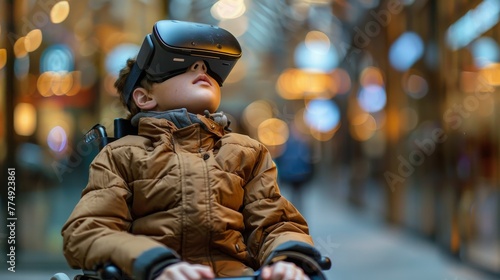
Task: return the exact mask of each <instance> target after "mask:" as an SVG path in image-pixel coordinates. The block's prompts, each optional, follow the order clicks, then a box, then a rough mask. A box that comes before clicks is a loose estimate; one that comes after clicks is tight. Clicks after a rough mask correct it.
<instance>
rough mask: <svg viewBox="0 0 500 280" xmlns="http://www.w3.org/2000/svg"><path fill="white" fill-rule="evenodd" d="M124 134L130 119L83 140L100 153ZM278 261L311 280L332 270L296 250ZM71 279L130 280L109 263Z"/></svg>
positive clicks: (57, 279) (64, 279) (246, 279)
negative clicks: (283, 261)
mask: <svg viewBox="0 0 500 280" xmlns="http://www.w3.org/2000/svg"><path fill="white" fill-rule="evenodd" d="M126 135H137V128H136V127H134V126H132V124H131V123H130V120H127V119H124V118H116V119H114V136H113V137H110V136H108V134H107V132H106V128H105V127H104V126H103V125H101V124H96V125H94V126H93V127H92V128H91V129H90V130H89V131H88V132H87V133H86V134H85V135H84V141H85V142H86V143H87V144H93V143H95V142H97V145H98V147H99V151H100V150H102V148H104V146H106V145H107V144H109V143H111V142H113V141H115V140H116V139H119V138H121V137H124V136H126ZM280 260H286V261H291V262H293V263H295V264H296V265H297V266H299V267H300V268H302V269H303V270H304V272H305V273H306V274H307V275H308V276H309V278H310V279H311V280H326V278H325V276H324V274H323V272H322V271H323V270H329V269H330V268H331V260H330V258H328V257H325V256H318V255H317V256H315V258H313V257H311V256H309V255H308V254H305V253H301V252H297V251H286V250H285V251H281V252H278V253H276V254H274V255H272V256H270V257H269V258H268V260H267V261H266V263H270V262H276V261H280ZM215 279H224V280H231V279H234V280H237V279H238V280H252V279H260V278H259V271H257V272H255V273H254V275H250V276H239V277H224V278H215ZM50 280H71V279H70V278H69V277H68V276H67V275H66V274H64V273H56V274H54V275H53V276H52V277H51V278H50ZM73 280H132V278H130V277H129V276H127V275H125V274H123V273H122V271H121V270H120V269H119V268H118V267H116V266H115V265H113V264H112V263H107V264H104V265H102V266H100V267H97V268H96V269H94V270H82V274H79V275H76V276H75V277H74V278H73ZM139 280H152V279H139Z"/></svg>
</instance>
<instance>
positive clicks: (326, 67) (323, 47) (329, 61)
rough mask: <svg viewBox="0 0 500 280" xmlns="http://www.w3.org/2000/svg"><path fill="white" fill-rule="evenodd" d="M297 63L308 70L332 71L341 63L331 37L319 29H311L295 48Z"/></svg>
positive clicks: (299, 66)
mask: <svg viewBox="0 0 500 280" xmlns="http://www.w3.org/2000/svg"><path fill="white" fill-rule="evenodd" d="M294 61H295V65H296V66H297V67H298V68H301V69H304V70H308V71H319V72H330V71H332V70H333V69H334V68H335V67H337V65H338V63H339V57H338V54H337V52H336V50H335V48H334V47H333V46H332V45H331V43H330V39H329V38H328V36H326V35H325V34H323V33H321V32H319V31H310V32H309V33H308V34H307V35H306V39H305V40H304V41H303V42H300V43H299V44H298V45H297V47H296V48H295V53H294Z"/></svg>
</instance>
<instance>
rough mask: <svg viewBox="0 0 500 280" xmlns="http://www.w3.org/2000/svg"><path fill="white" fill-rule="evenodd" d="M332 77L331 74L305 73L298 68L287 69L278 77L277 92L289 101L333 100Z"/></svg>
mask: <svg viewBox="0 0 500 280" xmlns="http://www.w3.org/2000/svg"><path fill="white" fill-rule="evenodd" d="M330 89H331V77H330V75H329V74H325V73H319V72H310V71H304V70H301V69H296V68H289V69H286V70H285V71H283V72H282V73H281V75H280V76H279V77H278V81H277V83H276V90H277V92H278V94H279V95H280V96H281V97H283V98H284V99H287V100H294V99H302V98H317V97H322V98H331V97H332V96H333V93H334V92H332V91H331V90H330Z"/></svg>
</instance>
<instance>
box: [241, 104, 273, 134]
mask: <svg viewBox="0 0 500 280" xmlns="http://www.w3.org/2000/svg"><path fill="white" fill-rule="evenodd" d="M272 117H273V107H272V106H271V104H269V102H267V101H264V100H257V101H254V102H252V103H251V104H250V105H248V106H247V107H246V108H245V110H244V111H243V121H244V122H245V123H246V124H247V125H249V126H250V127H253V128H258V127H259V125H260V124H261V123H262V122H263V121H265V120H267V119H270V118H272Z"/></svg>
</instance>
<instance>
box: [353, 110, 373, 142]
mask: <svg viewBox="0 0 500 280" xmlns="http://www.w3.org/2000/svg"><path fill="white" fill-rule="evenodd" d="M376 129H377V122H376V121H375V118H374V117H373V116H372V115H370V114H359V115H357V116H355V117H354V118H353V119H352V121H351V124H350V133H351V136H352V137H353V138H354V139H356V140H358V141H366V140H368V139H370V138H371V137H372V136H373V134H374V133H375V130H376Z"/></svg>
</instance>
